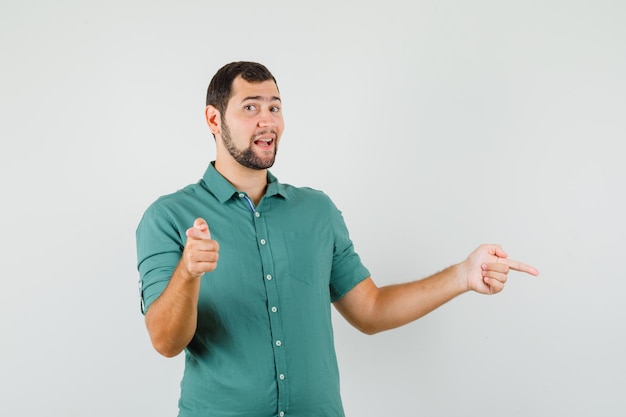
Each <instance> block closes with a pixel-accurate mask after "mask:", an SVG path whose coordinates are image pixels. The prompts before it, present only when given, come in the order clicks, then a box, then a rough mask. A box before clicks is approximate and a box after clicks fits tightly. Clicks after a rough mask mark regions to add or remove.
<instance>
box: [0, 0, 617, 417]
mask: <svg viewBox="0 0 626 417" xmlns="http://www.w3.org/2000/svg"><path fill="white" fill-rule="evenodd" d="M625 21H626V6H625V3H624V2H622V1H619V0H615V1H608V0H596V1H575V0H571V1H556V0H548V1H545V0H544V1H523V2H522V1H495V0H493V1H489V0H477V1H471V2H470V1H460V0H459V1H451V0H444V1H434V0H432V1H425V0H411V1H409V0H406V1H398V0H389V1H383V2H376V3H373V2H363V1H354V2H341V1H332V2H331V1H326V0H322V1H316V2H311V3H309V4H300V3H299V2H296V1H287V0H284V1H280V2H273V1H265V2H258V1H256V2H251V1H248V0H244V1H238V2H227V1H221V2H217V1H212V0H208V1H199V0H197V1H178V2H163V1H147V0H146V1H139V0H126V1H117V0H113V1H99V2H89V1H78V0H75V1H69V0H68V1H60V0H59V1H53V2H52V1H51V2H48V1H44V0H38V1H37V0H36V1H17V0H3V1H2V3H0V51H1V53H2V57H1V58H0V59H1V65H0V74H1V77H0V117H1V123H0V138H1V152H0V192H1V194H2V204H1V210H2V211H1V215H0V233H1V236H2V243H1V245H2V246H1V249H2V250H1V251H0V253H1V265H2V285H1V287H0V339H1V343H0V415H3V416H34V415H39V416H55V417H56V416H81V417H82V416H90V417H100V416H103V417H104V416H107V417H110V416H174V415H176V410H177V400H178V394H179V392H178V384H179V381H180V378H181V376H182V364H183V362H182V355H180V356H178V357H177V358H174V359H165V358H163V357H160V356H159V355H158V354H157V353H156V352H155V351H154V350H153V349H152V347H151V345H150V342H149V340H148V336H147V332H146V330H145V327H144V324H143V317H142V316H141V314H140V312H139V300H138V296H137V279H138V274H137V272H136V267H135V246H134V245H135V241H134V232H135V228H136V225H137V223H138V221H139V219H140V216H141V214H142V213H143V211H144V210H145V208H146V207H147V206H148V204H149V203H151V202H152V201H153V200H154V199H156V198H157V197H158V196H159V195H162V194H166V193H170V192H172V191H175V190H176V189H178V188H181V187H182V186H184V185H186V184H188V183H192V182H195V181H197V180H198V179H199V178H200V176H201V175H202V174H203V172H204V169H205V167H206V164H207V163H208V162H209V161H210V160H212V159H213V157H214V145H213V139H212V137H211V135H210V134H209V131H208V128H207V127H206V126H205V124H204V119H203V110H204V100H205V91H206V86H207V85H208V82H209V80H210V78H211V76H212V75H213V74H214V73H215V71H217V69H218V68H219V67H221V66H222V65H223V64H225V63H227V62H230V61H233V60H254V61H259V62H262V63H264V64H265V65H267V66H268V67H269V68H270V70H271V71H272V72H273V73H274V75H275V76H276V77H277V79H278V84H279V87H280V90H281V94H282V98H283V102H284V115H285V120H286V131H285V135H284V136H283V141H282V143H281V149H280V152H279V155H278V161H277V164H276V165H275V167H274V168H273V170H272V171H273V173H274V174H275V175H276V176H277V177H278V178H279V179H280V180H281V181H283V182H288V183H292V184H294V185H307V186H311V187H314V188H318V189H322V190H324V191H325V192H326V193H327V194H329V195H330V196H331V197H332V198H333V200H334V201H335V202H336V204H337V205H338V206H339V207H340V209H342V211H343V213H344V216H345V218H346V221H347V223H348V226H349V228H350V230H351V235H352V238H353V241H354V243H355V246H356V249H357V251H358V252H359V253H360V254H361V257H362V258H363V260H364V262H365V264H366V265H367V266H368V267H369V269H370V270H371V272H372V274H373V277H374V279H375V281H376V282H377V283H378V284H380V285H383V284H388V283H395V282H402V281H406V280H411V279H416V278H421V277H424V276H427V275H429V274H431V273H433V272H436V271H437V270H440V269H442V268H444V267H446V266H448V265H450V264H452V263H456V262H459V261H461V260H463V259H464V258H465V257H466V256H467V254H468V253H469V252H470V251H471V250H473V249H474V248H475V247H476V246H477V245H478V244H480V243H492V242H497V243H501V244H502V245H503V246H504V248H505V249H506V250H507V251H508V252H509V255H510V257H511V258H513V259H518V260H521V261H525V262H528V263H530V264H533V265H535V266H536V267H537V268H538V269H539V270H540V272H541V276H540V277H538V278H534V277H530V276H525V275H523V274H520V273H512V274H511V275H510V279H509V284H508V286H507V288H506V289H505V291H504V292H503V293H501V294H499V295H497V296H493V297H488V296H480V295H477V294H466V295H463V296H461V297H459V298H457V299H456V300H454V301H452V302H451V303H449V304H447V305H445V306H443V307H442V308H440V309H439V310H437V311H435V312H433V313H432V314H431V315H429V316H427V317H425V318H423V319H422V320H419V321H417V322H415V323H412V324H410V325H407V326H405V327H403V328H400V329H396V330H393V331H389V332H386V333H383V334H379V335H376V336H365V335H362V334H360V333H358V332H357V331H356V330H354V329H352V328H351V327H349V326H348V325H347V324H346V323H345V322H344V321H343V320H342V319H341V318H340V317H339V316H338V315H335V316H334V317H335V319H336V320H335V331H336V345H337V352H338V355H339V361H340V369H341V376H342V392H343V398H344V405H345V409H346V413H347V415H348V416H351V417H369V416H382V415H394V416H431V417H433V416H442V417H443V416H446V417H449V416H468V417H470V416H478V415H480V416H483V417H484V416H520V417H522V416H524V417H526V416H570V417H572V416H618V415H624V414H625V413H626V398H625V396H624V392H625V388H626V358H625V355H624V354H625V352H626V341H625V336H626V326H625V324H624V323H625V321H626V320H625V319H626V308H625V307H624V302H623V297H624V292H625V291H626V283H625V282H624V272H623V266H622V265H623V260H624V252H625V249H626V244H625V243H624V232H626V227H625V220H624V213H625V212H626V204H625V203H624V191H625V186H626V169H625V168H624V157H623V155H624V151H623V143H624V141H625V139H626V117H625V116H626V25H625V24H624V22H625ZM312 417H314V416H312Z"/></svg>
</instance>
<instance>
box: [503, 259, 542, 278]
mask: <svg viewBox="0 0 626 417" xmlns="http://www.w3.org/2000/svg"><path fill="white" fill-rule="evenodd" d="M500 262H503V263H506V264H507V265H508V266H509V268H511V269H513V270H515V271H520V272H526V273H527V274H530V275H534V276H537V275H539V271H537V268H535V267H534V266H531V265H527V264H525V263H523V262H519V261H514V260H512V259H507V258H500Z"/></svg>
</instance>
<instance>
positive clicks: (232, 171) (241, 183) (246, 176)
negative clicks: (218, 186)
mask: <svg viewBox="0 0 626 417" xmlns="http://www.w3.org/2000/svg"><path fill="white" fill-rule="evenodd" d="M215 169H216V170H217V172H219V173H220V174H222V176H223V177H224V178H226V179H227V180H228V182H230V183H231V184H232V185H233V187H235V189H237V191H243V192H244V193H246V194H247V195H248V197H250V199H251V200H252V201H253V202H254V204H255V205H257V204H259V202H260V201H261V198H263V196H264V195H265V190H266V189H267V169H251V168H247V167H244V166H243V165H240V164H239V163H235V164H233V163H224V162H223V161H220V160H219V159H216V161H215Z"/></svg>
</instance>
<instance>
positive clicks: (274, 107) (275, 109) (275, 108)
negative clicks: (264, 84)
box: [270, 106, 280, 113]
mask: <svg viewBox="0 0 626 417" xmlns="http://www.w3.org/2000/svg"><path fill="white" fill-rule="evenodd" d="M270 111H271V112H272V113H278V112H279V111H280V107H277V106H272V107H270Z"/></svg>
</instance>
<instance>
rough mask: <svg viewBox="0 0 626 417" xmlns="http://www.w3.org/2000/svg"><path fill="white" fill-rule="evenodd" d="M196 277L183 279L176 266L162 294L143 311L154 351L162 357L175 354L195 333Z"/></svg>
mask: <svg viewBox="0 0 626 417" xmlns="http://www.w3.org/2000/svg"><path fill="white" fill-rule="evenodd" d="M199 291H200V278H191V279H190V278H188V277H184V276H183V275H182V274H181V272H180V267H177V268H176V270H175V271H174V273H173V274H172V278H171V279H170V282H169V283H168V285H167V287H166V288H165V290H164V291H163V293H162V294H161V295H160V296H159V298H157V299H156V300H155V301H154V302H153V303H152V305H151V306H150V307H149V308H148V311H147V312H146V327H147V328H148V333H149V334H150V339H151V341H152V345H153V346H154V348H155V349H156V350H157V352H159V353H160V354H162V355H163V356H167V357H173V356H176V355H178V354H179V353H180V352H181V351H182V350H183V349H184V348H185V347H186V346H187V345H188V344H189V342H190V341H191V339H192V338H193V335H194V334H195V331H196V327H197V319H198V293H199Z"/></svg>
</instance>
